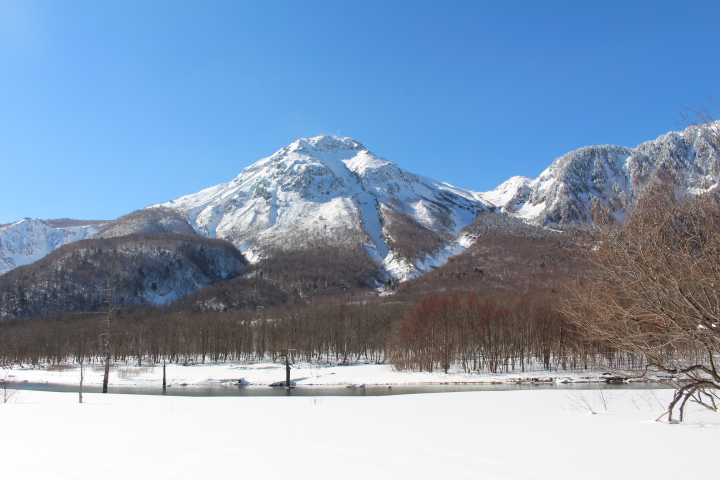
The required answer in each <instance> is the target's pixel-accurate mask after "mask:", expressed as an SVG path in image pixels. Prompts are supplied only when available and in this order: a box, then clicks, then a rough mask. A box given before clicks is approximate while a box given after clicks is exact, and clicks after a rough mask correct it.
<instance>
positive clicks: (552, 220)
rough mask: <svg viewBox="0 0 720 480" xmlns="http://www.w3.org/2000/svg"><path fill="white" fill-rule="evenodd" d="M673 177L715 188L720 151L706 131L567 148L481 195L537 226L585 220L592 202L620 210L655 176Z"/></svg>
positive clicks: (697, 189) (694, 187)
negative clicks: (534, 170) (533, 173)
mask: <svg viewBox="0 0 720 480" xmlns="http://www.w3.org/2000/svg"><path fill="white" fill-rule="evenodd" d="M659 171H664V172H666V173H669V174H670V175H673V176H674V177H675V178H676V179H677V181H678V182H679V183H680V184H681V185H683V186H685V188H687V190H688V191H689V192H690V193H693V194H697V193H701V192H704V191H708V190H710V189H713V188H716V187H717V185H718V180H719V178H718V177H719V173H720V152H719V151H718V149H717V147H716V146H713V142H711V141H709V139H708V137H707V130H703V129H699V128H696V127H690V128H687V129H685V130H684V131H682V132H670V133H667V134H665V135H662V136H660V137H658V138H657V139H655V140H652V141H649V142H645V143H643V144H641V145H640V146H638V147H637V148H627V147H618V146H614V145H603V146H594V147H585V148H581V149H579V150H575V151H573V152H570V153H568V154H566V155H563V156H562V157H560V158H558V159H557V160H555V162H553V164H552V165H550V167H549V168H548V169H547V170H545V171H544V172H542V173H541V174H540V176H539V177H538V178H536V179H534V180H533V179H529V178H526V177H513V178H511V179H510V180H508V181H506V182H505V183H503V184H501V185H500V186H498V187H497V188H495V189H494V190H491V191H490V192H486V193H483V194H481V197H482V198H483V199H484V200H485V201H487V202H488V203H490V204H492V205H496V206H498V207H500V209H501V211H502V212H503V213H506V214H508V215H511V216H515V217H518V218H522V219H524V220H526V221H528V222H531V223H534V224H536V225H549V224H577V223H586V222H589V221H590V220H591V219H590V209H591V208H592V205H593V204H594V203H595V202H601V203H603V204H605V205H610V206H612V207H614V208H615V209H616V210H617V211H618V212H619V213H618V214H619V215H622V213H621V212H623V211H624V210H625V209H626V208H627V207H628V206H629V205H630V204H631V203H632V202H633V200H634V199H635V198H636V197H637V196H638V194H639V193H641V192H642V190H643V189H644V188H645V186H646V185H647V183H648V182H649V181H650V180H651V179H652V178H653V176H654V175H655V174H656V173H657V172H659Z"/></svg>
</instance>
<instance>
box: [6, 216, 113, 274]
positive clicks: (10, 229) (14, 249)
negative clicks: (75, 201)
mask: <svg viewBox="0 0 720 480" xmlns="http://www.w3.org/2000/svg"><path fill="white" fill-rule="evenodd" d="M100 228H101V226H100V225H85V226H75V227H60V228H54V227H52V226H50V225H48V224H47V223H45V222H43V221H42V220H35V219H32V218H25V219H23V220H20V221H18V222H14V223H10V224H7V225H3V226H0V275H1V274H3V273H5V272H7V271H10V270H12V269H13V268H15V267H19V266H21V265H28V264H30V263H33V262H35V261H36V260H39V259H41V258H43V257H44V256H45V255H47V254H49V253H50V252H52V251H53V250H55V249H57V248H60V247H62V246H63V245H66V244H68V243H71V242H76V241H78V240H84V239H86V238H93V237H95V236H96V235H97V233H98V232H99V231H100Z"/></svg>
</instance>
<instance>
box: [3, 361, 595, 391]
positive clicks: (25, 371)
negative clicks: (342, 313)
mask: <svg viewBox="0 0 720 480" xmlns="http://www.w3.org/2000/svg"><path fill="white" fill-rule="evenodd" d="M290 373H291V375H290V378H291V381H292V382H294V383H295V384H296V385H297V386H303V385H363V384H365V385H422V384H453V383H457V384H472V383H504V382H558V383H570V382H603V381H605V380H606V379H607V377H608V375H607V374H606V375H603V372H602V371H596V372H588V371H577V372H572V371H562V370H561V371H528V372H520V371H516V372H514V373H502V374H489V373H488V374H477V373H462V372H459V371H455V372H450V373H447V374H445V373H442V372H433V373H428V372H409V371H398V370H395V369H394V368H393V367H392V365H385V364H384V365H377V364H352V365H317V364H297V365H293V366H292V368H291V372H290ZM3 375H4V376H7V377H9V378H12V379H13V380H15V381H17V382H29V383H53V384H60V385H77V384H78V383H79V378H80V372H79V367H78V366H77V365H68V366H63V367H58V366H46V367H42V368H40V367H21V366H14V367H13V368H12V369H6V370H4V371H0V378H2V376H3ZM102 377H103V369H102V365H92V366H89V367H86V368H85V376H84V384H85V385H100V384H102ZM166 377H167V383H168V384H169V385H176V386H177V385H202V386H205V385H218V384H224V383H229V382H233V383H237V382H238V381H242V383H243V384H247V385H270V384H272V383H274V382H279V381H284V380H285V366H284V365H282V364H280V363H256V364H233V363H218V364H197V365H178V364H168V365H167V367H166ZM162 379H163V367H162V365H150V366H148V365H146V366H142V367H137V366H130V365H116V366H113V369H112V370H111V374H110V385H115V386H125V385H139V386H157V385H162Z"/></svg>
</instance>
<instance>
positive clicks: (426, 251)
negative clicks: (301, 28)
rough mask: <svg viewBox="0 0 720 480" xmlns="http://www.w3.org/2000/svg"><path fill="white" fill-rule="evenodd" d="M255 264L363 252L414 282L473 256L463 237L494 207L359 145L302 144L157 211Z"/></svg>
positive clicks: (345, 141) (327, 139)
mask: <svg viewBox="0 0 720 480" xmlns="http://www.w3.org/2000/svg"><path fill="white" fill-rule="evenodd" d="M157 208H162V209H165V210H166V211H173V212H176V213H178V214H179V215H180V216H181V217H182V218H184V219H185V220H187V222H188V223H189V224H190V225H192V227H193V228H194V229H195V231H196V232H198V233H199V234H201V235H203V236H207V237H212V238H221V239H224V240H228V241H230V242H231V243H233V244H234V245H235V246H237V247H238V248H239V249H240V251H242V252H243V253H244V254H245V255H246V257H247V258H248V259H249V260H250V261H258V260H259V259H261V258H262V257H263V256H264V255H265V254H266V252H267V251H268V250H269V249H277V248H281V249H284V250H291V249H302V248H312V246H313V245H314V244H316V243H317V242H320V241H322V242H328V241H330V242H331V243H334V244H360V245H362V246H363V248H364V249H365V250H366V251H367V252H368V253H369V254H370V256H371V257H372V258H373V259H374V260H375V261H376V262H378V263H380V264H382V266H383V267H384V269H385V271H386V272H387V273H388V274H389V276H391V277H393V278H396V279H399V280H404V279H407V278H410V277H413V276H415V275H418V274H421V273H423V272H425V271H427V270H428V269H430V268H431V267H433V266H435V265H437V264H442V263H444V261H445V260H446V258H447V257H448V256H450V255H454V254H456V253H458V252H459V251H462V249H463V248H464V247H463V246H462V245H461V243H460V242H459V238H458V236H459V233H460V230H461V229H462V228H463V227H465V226H467V225H468V224H470V223H471V222H472V221H473V220H474V219H475V217H476V215H477V214H478V213H479V212H481V211H485V210H487V206H486V204H485V203H484V202H482V201H481V200H480V199H479V196H478V194H477V193H475V192H471V191H467V190H462V189H459V188H455V187H453V186H451V185H448V184H444V183H440V182H437V181H435V180H431V179H429V178H424V177H420V176H417V175H414V174H412V173H410V172H408V171H406V170H403V169H402V168H400V167H398V166H397V165H396V164H394V163H392V162H389V161H388V160H385V159H383V158H381V157H379V156H377V155H375V154H373V153H372V152H370V151H368V150H367V149H365V147H364V146H363V145H362V144H360V143H359V142H357V141H356V140H353V139H351V138H338V137H331V136H327V135H321V136H318V137H315V138H301V139H299V140H297V141H295V142H293V143H292V144H291V145H289V146H287V147H285V148H282V149H280V150H279V151H278V152H276V153H275V154H274V155H272V156H270V157H267V158H264V159H262V160H260V161H258V162H257V163H255V164H253V165H251V166H250V167H248V168H246V169H245V170H243V172H242V173H240V175H239V176H238V177H237V178H235V179H234V180H233V181H231V182H228V183H225V184H222V185H217V186H215V187H211V188H208V189H205V190H202V191H201V192H198V193H196V194H193V195H187V196H185V197H181V198H179V199H177V200H173V201H171V202H167V203H163V204H158V205H153V206H150V207H148V209H157Z"/></svg>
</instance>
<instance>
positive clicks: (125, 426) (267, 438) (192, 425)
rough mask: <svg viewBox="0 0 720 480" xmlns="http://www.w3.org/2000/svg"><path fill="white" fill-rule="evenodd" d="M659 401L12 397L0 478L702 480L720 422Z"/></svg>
mask: <svg viewBox="0 0 720 480" xmlns="http://www.w3.org/2000/svg"><path fill="white" fill-rule="evenodd" d="M671 393H672V392H671V391H669V390H660V391H647V390H628V391H624V392H620V393H618V392H613V394H612V395H611V396H605V397H602V396H601V395H600V393H599V392H592V391H584V392H568V391H560V390H550V391H499V392H467V393H441V394H421V395H399V396H392V397H315V398H313V397H163V396H152V395H114V394H106V395H103V394H86V395H85V401H86V403H85V404H82V405H81V404H78V398H77V397H78V396H77V394H76V393H51V392H36V391H22V392H20V394H19V397H16V398H15V399H13V400H14V402H13V403H7V404H0V422H1V424H2V434H0V451H1V452H2V453H3V459H4V461H3V466H2V478H8V479H13V480H19V479H33V480H37V479H58V480H60V479H73V480H77V479H94V478H103V479H109V480H113V479H123V480H126V479H128V478H132V479H166V478H167V479H193V480H196V479H203V478H251V479H275V478H278V479H279V478H283V479H286V478H297V479H313V480H322V479H363V480H367V479H368V478H378V479H424V478H427V479H438V478H442V479H444V478H451V479H469V478H472V479H498V480H503V479H533V480H536V479H573V480H576V479H610V478H611V479H613V480H622V479H633V480H636V479H675V478H712V475H713V474H712V472H713V471H715V469H716V468H715V463H716V458H717V445H718V444H719V442H720V415H718V414H712V413H700V412H696V413H692V414H690V417H689V422H688V423H687V424H683V425H669V424H667V423H661V422H655V421H653V420H654V419H655V418H656V417H657V416H658V415H659V414H660V413H661V411H662V409H663V405H664V404H665V402H666V401H667V398H668V396H669V395H670V394H671ZM586 402H587V404H588V405H590V406H591V407H592V408H593V409H594V410H596V411H597V414H590V413H589V411H588V409H587V407H586V405H585V403H586Z"/></svg>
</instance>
